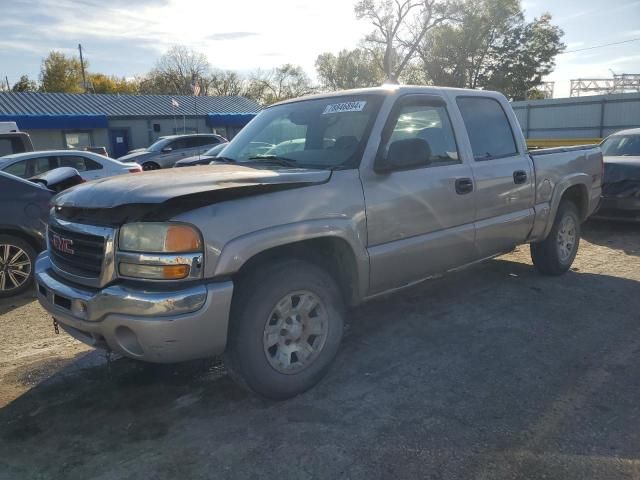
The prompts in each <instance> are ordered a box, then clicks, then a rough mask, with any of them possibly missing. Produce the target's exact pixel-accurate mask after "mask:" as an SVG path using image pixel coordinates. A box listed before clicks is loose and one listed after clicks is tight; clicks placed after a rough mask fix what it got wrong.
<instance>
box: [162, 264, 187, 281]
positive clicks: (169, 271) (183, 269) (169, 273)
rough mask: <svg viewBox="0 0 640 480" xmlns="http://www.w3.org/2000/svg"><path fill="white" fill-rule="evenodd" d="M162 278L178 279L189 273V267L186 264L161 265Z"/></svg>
mask: <svg viewBox="0 0 640 480" xmlns="http://www.w3.org/2000/svg"><path fill="white" fill-rule="evenodd" d="M162 269H163V274H164V278H166V279H167V280H179V279H181V278H185V277H186V276H187V275H189V267H188V266H187V265H168V266H165V267H162Z"/></svg>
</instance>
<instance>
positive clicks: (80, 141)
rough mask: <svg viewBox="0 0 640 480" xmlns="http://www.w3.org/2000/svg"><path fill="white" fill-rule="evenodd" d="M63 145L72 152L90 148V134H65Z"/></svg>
mask: <svg viewBox="0 0 640 480" xmlns="http://www.w3.org/2000/svg"><path fill="white" fill-rule="evenodd" d="M64 144H65V145H66V148H70V149H73V150H82V149H83V148H86V147H90V146H91V133H90V132H65V134H64Z"/></svg>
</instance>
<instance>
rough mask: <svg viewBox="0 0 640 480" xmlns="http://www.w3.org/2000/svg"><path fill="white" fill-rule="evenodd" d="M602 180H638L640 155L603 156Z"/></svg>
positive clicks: (639, 176) (639, 177) (611, 181)
mask: <svg viewBox="0 0 640 480" xmlns="http://www.w3.org/2000/svg"><path fill="white" fill-rule="evenodd" d="M603 160H604V182H605V183H614V182H621V181H625V180H634V181H640V157H604V159H603Z"/></svg>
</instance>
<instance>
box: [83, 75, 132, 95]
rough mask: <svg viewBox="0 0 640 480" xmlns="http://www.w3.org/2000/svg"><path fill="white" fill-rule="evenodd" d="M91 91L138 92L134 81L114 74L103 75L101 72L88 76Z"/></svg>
mask: <svg viewBox="0 0 640 480" xmlns="http://www.w3.org/2000/svg"><path fill="white" fill-rule="evenodd" d="M88 80H89V82H90V84H91V91H92V92H93V93H122V94H135V93H137V92H138V85H137V83H136V82H135V81H129V80H127V79H126V78H122V77H117V76H115V75H105V74H103V73H91V74H89V76H88Z"/></svg>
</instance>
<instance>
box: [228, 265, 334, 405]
mask: <svg viewBox="0 0 640 480" xmlns="http://www.w3.org/2000/svg"><path fill="white" fill-rule="evenodd" d="M314 302H316V303H317V306H316V307H313V304H314ZM343 328H344V301H343V298H342V295H341V293H340V291H339V289H338V286H337V283H336V281H335V280H334V279H333V277H332V276H331V275H329V273H327V272H326V271H325V270H324V269H322V268H320V267H318V266H316V265H314V264H312V263H309V262H306V261H301V260H285V261H275V262H273V263H270V264H267V265H266V266H262V267H260V268H258V269H255V270H254V271H253V272H252V273H250V274H249V275H248V276H246V277H245V278H243V279H241V280H239V281H238V284H237V286H236V294H235V295H234V300H233V304H232V309H231V321H230V325H229V335H228V339H227V348H226V351H225V357H224V359H225V366H226V368H227V371H228V372H229V375H230V376H231V378H233V379H234V380H235V381H236V383H238V384H239V385H240V386H242V387H244V388H246V389H248V390H249V391H251V392H254V393H256V394H258V395H260V396H262V397H265V398H269V399H273V400H284V399H287V398H291V397H294V396H296V395H299V394H301V393H303V392H305V391H306V390H308V389H310V388H311V387H313V386H314V385H315V384H317V383H318V382H319V381H320V380H321V379H322V378H323V377H324V376H325V374H326V373H327V371H328V370H329V368H330V366H331V364H332V362H333V360H334V358H335V356H336V354H337V352H338V348H339V346H340V342H341V340H342V332H343ZM305 343H306V345H305Z"/></svg>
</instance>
